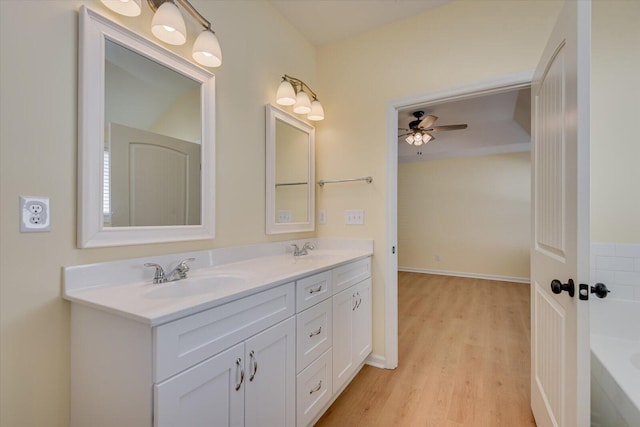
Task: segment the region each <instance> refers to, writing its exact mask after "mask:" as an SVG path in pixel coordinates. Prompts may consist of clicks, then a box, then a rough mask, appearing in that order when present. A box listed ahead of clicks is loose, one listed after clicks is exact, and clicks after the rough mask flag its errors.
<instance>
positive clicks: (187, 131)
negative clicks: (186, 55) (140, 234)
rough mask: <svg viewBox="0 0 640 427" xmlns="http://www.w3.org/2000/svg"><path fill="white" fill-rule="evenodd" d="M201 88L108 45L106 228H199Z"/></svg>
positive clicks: (150, 61) (124, 50)
mask: <svg viewBox="0 0 640 427" xmlns="http://www.w3.org/2000/svg"><path fill="white" fill-rule="evenodd" d="M200 87H201V84H200V83H199V82H197V81H194V80H192V79H190V78H189V77H186V76H184V75H182V74H180V73H178V72H176V71H174V70H172V69H170V68H168V67H166V66H164V65H161V64H158V63H156V62H154V61H152V60H150V59H148V58H146V57H145V56H142V55H140V54H138V53H136V52H134V51H132V50H130V49H127V48H125V47H123V46H121V45H119V44H118V43H115V42H113V41H111V40H109V39H105V109H104V111H105V127H106V129H105V141H106V144H105V165H104V168H105V179H104V182H105V186H104V187H105V194H104V197H103V203H104V209H103V215H104V225H105V226H113V227H123V226H159V225H161V226H164V225H167V226H168V225H198V224H201V219H200V157H201V146H200V144H201V141H202V131H201V129H202V123H201V90H200Z"/></svg>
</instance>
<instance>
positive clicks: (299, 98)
mask: <svg viewBox="0 0 640 427" xmlns="http://www.w3.org/2000/svg"><path fill="white" fill-rule="evenodd" d="M305 88H306V89H307V91H308V92H309V93H310V94H311V98H309V95H308V94H307V91H305ZM311 99H313V101H312V100H311ZM276 103H278V104H280V105H293V112H294V113H297V114H307V119H309V120H313V121H318V120H324V108H322V104H320V101H318V96H317V95H316V93H315V92H314V91H313V90H312V89H311V88H310V87H309V85H307V84H306V83H305V82H303V81H302V80H300V79H297V78H295V77H291V76H288V75H286V74H285V75H284V76H282V82H280V86H278V91H277V92H276Z"/></svg>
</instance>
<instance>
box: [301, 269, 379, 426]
mask: <svg viewBox="0 0 640 427" xmlns="http://www.w3.org/2000/svg"><path fill="white" fill-rule="evenodd" d="M370 277H371V258H369V257H367V258H365V259H361V260H358V261H354V262H350V263H348V264H344V265H341V266H339V267H336V268H334V269H332V270H329V271H325V272H322V273H319V274H315V275H313V276H309V277H306V278H303V279H301V280H298V281H297V282H296V313H297V314H296V323H297V332H296V335H297V339H296V347H297V358H296V359H297V372H298V375H297V390H296V393H297V424H296V425H297V426H298V427H304V426H308V425H310V424H311V423H313V422H314V421H315V420H317V419H318V418H319V417H320V415H321V414H322V412H323V411H324V410H326V409H327V407H328V406H329V404H330V403H331V402H332V401H333V400H334V399H335V398H336V397H337V395H338V393H339V392H341V391H342V389H343V388H344V386H345V384H346V383H347V382H348V381H349V380H350V379H351V378H353V376H354V375H355V373H356V371H357V369H358V368H359V367H361V366H362V363H363V362H364V360H365V358H366V357H367V356H368V355H369V353H370V352H371V279H370Z"/></svg>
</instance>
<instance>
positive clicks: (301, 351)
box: [296, 299, 332, 372]
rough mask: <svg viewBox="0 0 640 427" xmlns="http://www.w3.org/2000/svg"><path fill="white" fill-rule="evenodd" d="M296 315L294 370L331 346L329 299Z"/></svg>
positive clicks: (299, 368) (301, 367)
mask: <svg viewBox="0 0 640 427" xmlns="http://www.w3.org/2000/svg"><path fill="white" fill-rule="evenodd" d="M296 317H297V319H296V326H297V329H296V331H297V332H296V335H297V339H296V343H297V351H296V366H297V370H296V372H300V371H302V370H303V369H304V368H305V367H306V366H307V365H308V364H309V363H311V362H312V361H313V360H315V359H316V358H317V357H318V356H320V355H321V354H322V353H324V352H325V351H327V350H328V349H329V348H331V342H332V329H331V325H332V323H331V300H330V299H327V300H324V301H323V302H321V303H320V304H318V305H316V306H313V307H311V308H310V309H308V310H305V311H303V312H302V313H299V314H298V315H297V316H296Z"/></svg>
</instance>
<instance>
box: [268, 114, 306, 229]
mask: <svg viewBox="0 0 640 427" xmlns="http://www.w3.org/2000/svg"><path fill="white" fill-rule="evenodd" d="M266 125H267V126H266V127H267V131H266V160H267V164H266V171H267V176H266V225H267V234H279V233H295V232H301V231H313V230H314V229H315V220H314V209H315V208H314V206H315V191H314V184H315V182H314V180H315V174H314V165H315V155H314V154H315V145H314V144H315V129H314V127H313V126H311V125H310V124H308V123H306V122H304V121H302V120H300V119H298V118H297V117H294V116H292V115H291V114H289V113H287V112H286V111H283V110H281V109H279V108H278V107H276V106H274V105H267V106H266Z"/></svg>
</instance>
